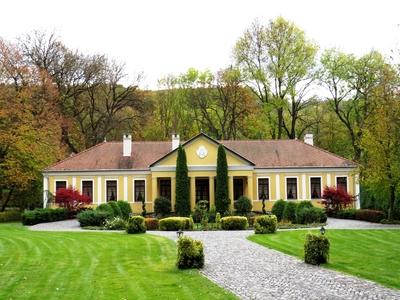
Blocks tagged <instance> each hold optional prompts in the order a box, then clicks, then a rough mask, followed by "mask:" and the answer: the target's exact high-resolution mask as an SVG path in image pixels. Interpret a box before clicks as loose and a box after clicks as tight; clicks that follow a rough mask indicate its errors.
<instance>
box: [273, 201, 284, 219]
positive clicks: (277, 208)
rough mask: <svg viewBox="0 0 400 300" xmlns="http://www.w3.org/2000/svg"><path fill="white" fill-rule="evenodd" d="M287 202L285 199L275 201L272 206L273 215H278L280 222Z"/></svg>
mask: <svg viewBox="0 0 400 300" xmlns="http://www.w3.org/2000/svg"><path fill="white" fill-rule="evenodd" d="M285 206H286V202H285V201H284V200H282V199H281V200H278V201H275V203H274V205H273V206H272V209H271V212H272V214H273V215H275V216H276V218H277V219H278V222H280V221H281V220H282V218H283V211H284V210H285Z"/></svg>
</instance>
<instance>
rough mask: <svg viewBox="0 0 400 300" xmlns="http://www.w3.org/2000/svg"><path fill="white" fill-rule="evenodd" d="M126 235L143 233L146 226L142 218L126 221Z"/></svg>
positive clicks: (135, 217) (133, 217)
mask: <svg viewBox="0 0 400 300" xmlns="http://www.w3.org/2000/svg"><path fill="white" fill-rule="evenodd" d="M126 232H127V233H145V232H146V224H145V222H144V218H143V217H142V216H132V217H130V218H129V219H128V224H127V225H126Z"/></svg>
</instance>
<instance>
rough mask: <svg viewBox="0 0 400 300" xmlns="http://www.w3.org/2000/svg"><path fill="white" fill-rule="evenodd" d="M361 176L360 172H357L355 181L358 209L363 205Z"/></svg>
mask: <svg viewBox="0 0 400 300" xmlns="http://www.w3.org/2000/svg"><path fill="white" fill-rule="evenodd" d="M359 179H360V178H359V176H358V174H356V176H354V180H355V183H356V193H355V194H356V208H357V209H360V207H361V203H360V200H361V199H360V180H359Z"/></svg>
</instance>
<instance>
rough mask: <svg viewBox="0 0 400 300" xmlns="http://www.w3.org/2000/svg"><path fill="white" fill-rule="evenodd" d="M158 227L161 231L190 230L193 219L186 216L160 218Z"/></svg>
mask: <svg viewBox="0 0 400 300" xmlns="http://www.w3.org/2000/svg"><path fill="white" fill-rule="evenodd" d="M158 224H159V229H160V230H163V231H177V230H179V229H181V230H192V229H193V219H192V218H187V217H169V218H165V219H161V220H160V221H159V222H158Z"/></svg>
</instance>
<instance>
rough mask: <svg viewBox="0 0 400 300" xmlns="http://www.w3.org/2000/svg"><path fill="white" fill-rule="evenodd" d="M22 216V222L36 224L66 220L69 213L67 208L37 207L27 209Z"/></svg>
mask: <svg viewBox="0 0 400 300" xmlns="http://www.w3.org/2000/svg"><path fill="white" fill-rule="evenodd" d="M21 217H22V224H24V225H35V224H39V223H47V222H55V221H62V220H66V219H68V217H69V214H68V211H67V210H66V209H65V208H36V209H34V210H27V211H25V212H24V213H22V215H21Z"/></svg>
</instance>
